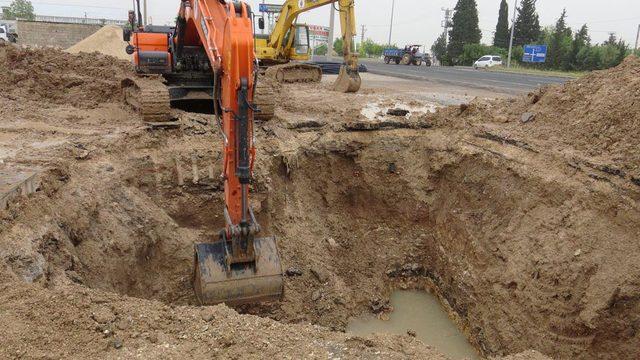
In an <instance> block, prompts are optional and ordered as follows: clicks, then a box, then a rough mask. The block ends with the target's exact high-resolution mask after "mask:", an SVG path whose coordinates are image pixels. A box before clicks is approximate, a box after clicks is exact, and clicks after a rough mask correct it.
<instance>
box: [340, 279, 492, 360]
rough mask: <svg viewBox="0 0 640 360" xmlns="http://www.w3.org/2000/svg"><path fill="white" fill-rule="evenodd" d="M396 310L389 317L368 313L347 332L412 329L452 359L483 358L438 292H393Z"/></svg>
mask: <svg viewBox="0 0 640 360" xmlns="http://www.w3.org/2000/svg"><path fill="white" fill-rule="evenodd" d="M391 305H392V306H393V309H394V310H393V312H392V313H391V314H390V315H391V319H390V320H389V321H383V320H379V319H377V318H375V317H371V316H367V317H363V318H358V319H354V320H352V321H351V322H350V323H349V326H348V327H347V332H350V333H352V334H356V335H360V336H365V335H368V334H371V333H385V334H398V335H406V334H407V331H408V330H413V331H415V333H416V337H417V338H418V339H420V340H422V342H424V343H425V344H428V345H432V346H434V347H435V348H436V349H437V350H438V351H440V352H442V353H443V354H445V355H447V356H448V357H450V358H451V359H453V360H462V359H472V360H476V359H480V357H479V356H478V354H477V353H476V351H475V349H474V348H473V347H472V346H471V344H469V342H468V341H467V339H466V338H465V337H464V335H462V333H461V332H460V330H458V328H457V327H456V325H455V324H454V323H453V322H452V321H451V320H450V319H449V316H448V315H447V313H446V312H445V310H444V309H443V308H442V306H441V305H440V303H439V302H438V299H436V297H435V296H433V295H431V294H429V293H426V292H423V291H396V292H394V293H393V294H392V295H391Z"/></svg>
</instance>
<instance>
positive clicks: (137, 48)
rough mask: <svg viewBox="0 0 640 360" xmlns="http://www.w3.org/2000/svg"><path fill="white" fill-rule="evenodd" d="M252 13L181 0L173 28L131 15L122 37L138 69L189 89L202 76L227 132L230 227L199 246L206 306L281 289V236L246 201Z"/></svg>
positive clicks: (265, 296) (252, 108) (251, 157)
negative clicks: (266, 230)
mask: <svg viewBox="0 0 640 360" xmlns="http://www.w3.org/2000/svg"><path fill="white" fill-rule="evenodd" d="M252 16H253V15H252V13H251V9H250V7H249V6H248V5H247V4H245V3H243V2H239V1H230V2H227V1H224V0H181V1H180V8H179V11H178V16H177V18H176V26H175V27H171V28H168V29H167V30H163V29H158V28H152V27H142V26H141V24H138V25H137V26H136V25H135V21H131V28H132V29H131V33H129V34H127V33H126V32H125V39H126V38H127V37H131V36H132V37H133V39H132V45H129V47H128V51H129V52H130V53H131V54H132V55H133V56H134V62H135V64H136V67H137V69H139V72H141V73H157V74H162V75H163V76H164V77H165V80H166V81H168V82H172V81H173V82H174V84H177V85H174V86H173V87H170V88H169V92H170V93H171V92H174V93H179V92H180V91H183V90H184V91H188V90H190V88H193V87H194V85H193V84H194V80H193V79H196V80H197V81H202V82H203V84H204V85H198V84H196V85H195V86H197V87H198V88H202V89H207V86H208V90H207V91H209V92H210V93H211V95H210V96H211V97H212V98H213V100H212V102H213V106H212V107H213V109H214V112H215V117H216V121H217V122H218V124H219V125H220V130H221V132H222V135H223V136H222V138H223V144H222V146H223V173H222V179H223V180H224V200H225V208H224V210H223V213H224V219H225V221H226V226H225V228H224V229H222V230H221V231H220V235H219V238H218V239H213V240H212V241H211V242H208V243H203V244H195V251H194V252H195V255H194V259H195V260H194V279H193V286H194V290H195V293H196V296H197V298H198V300H199V301H200V302H201V303H202V304H205V305H210V304H217V303H222V302H224V303H227V304H240V303H248V302H257V301H267V300H277V299H279V298H280V296H281V295H282V291H283V279H282V266H281V264H280V257H279V254H278V249H277V247H276V240H275V238H272V237H266V238H259V237H258V236H257V235H258V233H259V232H260V225H259V224H258V222H257V220H256V218H255V215H254V213H253V210H252V209H251V207H250V205H249V204H250V202H249V196H250V194H249V186H250V184H251V181H252V174H253V166H254V161H255V152H256V149H255V144H254V141H253V139H254V136H253V126H254V116H255V113H256V112H258V111H259V109H258V108H257V107H256V105H255V103H254V93H255V89H256V85H257V83H256V82H257V74H258V65H257V61H256V57H255V52H254V32H253V26H252ZM130 18H131V14H130ZM142 94H143V95H144V93H142ZM173 97H174V94H172V98H173ZM205 98H206V97H205Z"/></svg>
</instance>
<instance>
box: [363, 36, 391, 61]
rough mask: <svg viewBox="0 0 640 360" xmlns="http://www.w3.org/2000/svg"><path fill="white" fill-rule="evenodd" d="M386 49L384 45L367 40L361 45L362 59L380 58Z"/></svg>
mask: <svg viewBox="0 0 640 360" xmlns="http://www.w3.org/2000/svg"><path fill="white" fill-rule="evenodd" d="M384 49H385V46H384V45H382V44H378V43H376V42H375V41H373V40H371V39H367V40H365V41H364V42H363V43H362V44H361V46H360V49H359V54H360V56H362V57H379V56H381V55H382V52H383V51H384Z"/></svg>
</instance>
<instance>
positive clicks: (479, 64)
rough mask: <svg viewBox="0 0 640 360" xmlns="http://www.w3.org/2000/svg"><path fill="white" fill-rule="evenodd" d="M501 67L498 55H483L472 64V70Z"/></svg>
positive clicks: (500, 59)
mask: <svg viewBox="0 0 640 360" xmlns="http://www.w3.org/2000/svg"><path fill="white" fill-rule="evenodd" d="M499 65H502V58H501V57H500V56H498V55H485V56H483V57H481V58H480V59H478V60H477V61H476V62H474V63H473V68H474V69H488V68H490V67H494V66H499Z"/></svg>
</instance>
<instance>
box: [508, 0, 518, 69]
mask: <svg viewBox="0 0 640 360" xmlns="http://www.w3.org/2000/svg"><path fill="white" fill-rule="evenodd" d="M517 13H518V0H514V3H513V20H512V21H511V40H509V60H507V67H508V68H510V67H511V54H512V51H513V36H514V35H515V32H516V14H517Z"/></svg>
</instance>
